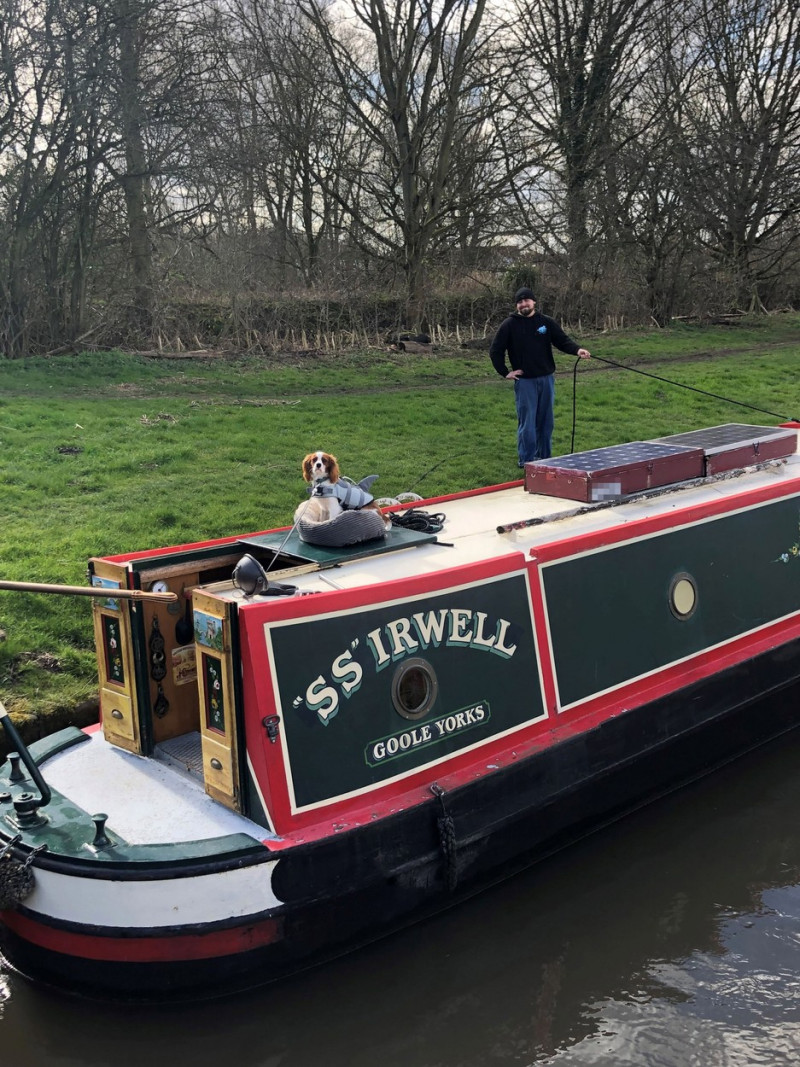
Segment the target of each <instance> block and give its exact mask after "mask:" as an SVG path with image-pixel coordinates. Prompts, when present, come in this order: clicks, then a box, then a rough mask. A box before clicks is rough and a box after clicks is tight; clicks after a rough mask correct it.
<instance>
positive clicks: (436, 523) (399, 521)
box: [389, 508, 446, 533]
mask: <svg viewBox="0 0 800 1067" xmlns="http://www.w3.org/2000/svg"><path fill="white" fill-rule="evenodd" d="M389 518H390V519H391V520H392V526H401V527H402V528H403V529H404V530H417V531H418V532H419V533H439V532H440V530H441V529H442V527H443V526H444V520H445V518H446V516H445V515H443V514H442V513H441V512H436V513H434V514H433V515H431V513H430V512H429V511H420V509H419V508H409V510H408V511H397V512H392V513H391V514H390V515H389Z"/></svg>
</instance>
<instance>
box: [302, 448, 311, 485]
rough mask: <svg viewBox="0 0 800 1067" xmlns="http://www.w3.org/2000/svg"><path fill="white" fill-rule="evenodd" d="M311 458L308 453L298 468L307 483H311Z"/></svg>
mask: <svg viewBox="0 0 800 1067" xmlns="http://www.w3.org/2000/svg"><path fill="white" fill-rule="evenodd" d="M313 458H314V457H313V455H312V454H311V453H310V452H309V453H308V455H307V456H306V457H305V459H304V460H303V463H302V465H301V467H300V469H301V470H302V472H303V477H304V478H305V480H306V481H307V482H310V481H311V461H312V460H313Z"/></svg>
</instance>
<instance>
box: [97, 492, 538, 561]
mask: <svg viewBox="0 0 800 1067" xmlns="http://www.w3.org/2000/svg"><path fill="white" fill-rule="evenodd" d="M524 484H525V483H524V482H523V481H522V480H520V481H516V482H503V483H502V484H500V485H487V486H485V487H484V488H482V489H465V490H462V491H461V492H458V493H448V494H447V495H445V496H431V497H426V498H425V499H423V500H411V501H408V502H407V503H403V504H391V505H388V506H387V507H385V508H382V509H381V510H382V511H383V512H388V513H391V512H393V511H407V510H409V509H411V508H420V507H423V506H425V505H428V504H442V503H445V502H446V501H448V500H461V499H462V498H465V497H471V496H481V495H482V494H485V493H497V492H500V490H502V489H512V488H514V487H515V486H522V485H524ZM290 529H291V526H273V527H271V528H270V529H269V530H257V531H254V532H252V533H244V534H235V535H234V536H231V537H217V538H214V539H212V540H210V541H189V542H187V543H186V544H185V545H164V546H162V547H160V548H150V549H144V550H142V551H138V552H122V553H120V554H119V555H116V556H101V557H98V558H100V559H103V560H104V561H106V562H108V563H133V562H135V561H136V560H142V559H150V558H152V559H163V558H164V557H166V556H173V555H177V554H178V553H182V552H191V551H194V550H196V549H200V548H214V547H215V546H217V545H235V544H236V543H237V542H238V541H242V540H245V539H247V538H250V537H261V536H263V535H264V534H265V533H283V532H284V531H285V530H290Z"/></svg>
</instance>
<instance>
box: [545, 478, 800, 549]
mask: <svg viewBox="0 0 800 1067" xmlns="http://www.w3.org/2000/svg"><path fill="white" fill-rule="evenodd" d="M792 496H800V478H794V479H792V481H791V482H788V483H783V484H779V485H770V486H762V487H759V488H757V489H748V490H744V491H742V492H740V493H738V494H736V495H735V496H728V497H721V498H719V499H717V500H710V501H706V502H705V503H703V504H687V505H685V506H684V507H680V505H679V504H677V502H676V506H675V508H674V509H673V510H672V511H669V512H662V513H660V514H658V515H651V516H648V517H646V518H643V519H633V520H632V521H631V522H627V523H625V524H624V525H622V526H614V527H604V528H603V529H602V530H594V531H592V532H590V533H585V534H573V535H572V536H570V537H565V538H562V539H561V540H560V541H550V542H548V543H547V544H543V545H537V546H536V547H535V548H532V549H531V550H530V556H531V558H532V559H536V560H538V561H539V562H542V563H550V562H552V561H553V560H558V559H566V558H569V557H571V556H577V555H580V554H581V553H582V552H588V551H590V550H592V549H596V548H606V547H610V546H612V545H618V544H623V543H625V542H626V541H634V540H636V539H637V538H639V537H645V536H647V535H652V534H657V533H664V532H666V531H667V530H679V529H682V528H683V527H684V526H691V525H693V524H694V523H697V522H700V521H702V520H705V519H714V518H720V517H722V516H725V515H730V514H732V513H733V512H735V511H742V510H744V509H746V508H751V507H756V506H758V505H760V504H768V503H771V502H772V501H775V500H781V499H789V498H791V497H792Z"/></svg>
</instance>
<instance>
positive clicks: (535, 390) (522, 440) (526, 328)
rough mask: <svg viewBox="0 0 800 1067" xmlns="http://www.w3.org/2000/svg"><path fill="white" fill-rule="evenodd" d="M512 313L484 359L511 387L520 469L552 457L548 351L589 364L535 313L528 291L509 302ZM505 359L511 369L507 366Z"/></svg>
mask: <svg viewBox="0 0 800 1067" xmlns="http://www.w3.org/2000/svg"><path fill="white" fill-rule="evenodd" d="M514 303H515V304H516V311H515V312H514V314H513V315H509V316H508V318H507V319H504V320H503V322H501V324H500V328H499V329H498V331H497V333H496V334H495V335H494V340H493V341H492V345H491V348H490V349H489V355H490V356H491V359H492V363H493V364H494V369H495V370H496V371H497V373H498V374H499V375H500V377H501V378H507V379H508V380H510V381H513V383H514V399H515V401H516V404H517V422H518V429H517V451H518V453H519V465H520V467H524V466H525V464H526V463H529V462H531V461H533V460H536V459H548V458H549V456H550V455H551V451H550V448H551V439H552V436H553V398H554V396H555V383H554V378H553V375H554V374H555V369H556V364H555V360H554V359H553V345H555V346H556V348H557V349H559V351H561V352H566V353H567V354H568V355H571V356H580V357H581V359H589V357H590V356H591V353H590V352H589V350H588V349H586V348H581V347H580V346H579V345H578V344H577V342H575V341H573V340H572V338H571V337H568V336H567V334H565V333H564V331H563V330H562V329H561V326H560V325H559V324H558V323H557V322H556V320H555V319H550V318H548V317H547V315H542V314H541V313H540V312H538V311H537V310H536V299H535V297H534V295H533V292H532V291H531V290H530V289H520V290H518V292H517V295H516V296H515V297H514ZM506 353H508V359H509V362H510V364H511V370H510V371H509V369H508V367H507V366H506Z"/></svg>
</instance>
